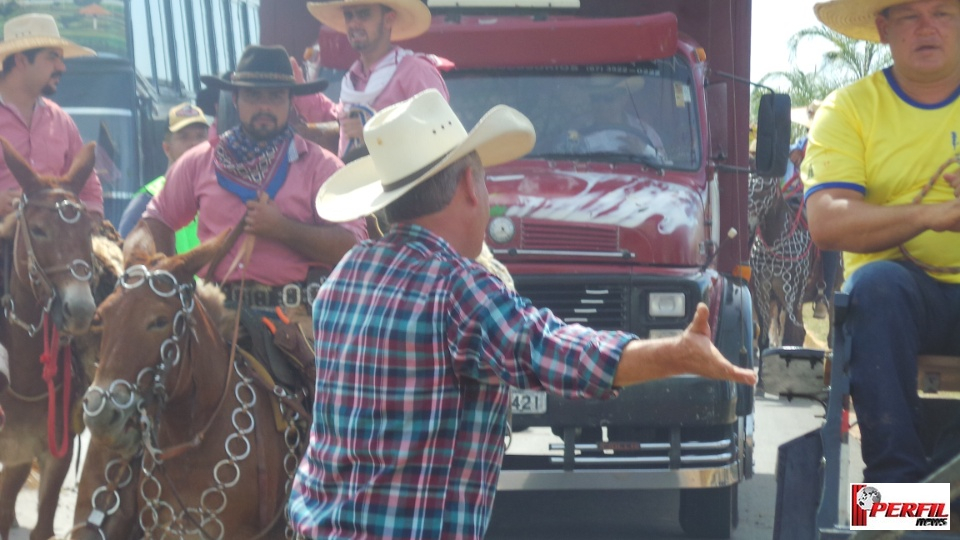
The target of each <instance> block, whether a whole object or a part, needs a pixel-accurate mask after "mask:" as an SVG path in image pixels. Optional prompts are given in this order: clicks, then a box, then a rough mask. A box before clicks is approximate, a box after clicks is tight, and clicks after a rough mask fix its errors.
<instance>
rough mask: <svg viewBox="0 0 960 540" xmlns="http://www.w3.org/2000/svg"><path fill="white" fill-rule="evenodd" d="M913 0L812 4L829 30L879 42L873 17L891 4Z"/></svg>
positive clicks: (835, 0) (837, 0) (832, 0)
mask: <svg viewBox="0 0 960 540" xmlns="http://www.w3.org/2000/svg"><path fill="white" fill-rule="evenodd" d="M911 1H913V0H829V1H828V2H820V3H818V4H814V5H813V11H814V13H816V15H817V18H818V19H820V22H822V23H823V24H825V25H826V26H827V27H828V28H830V29H831V30H836V31H837V32H840V33H841V34H843V35H845V36H847V37H851V38H854V39H863V40H866V41H873V42H875V43H880V34H879V33H878V32H877V25H876V22H875V19H876V17H877V15H878V14H879V13H880V12H881V11H883V10H885V9H887V8H888V7H891V6H896V5H900V4H909V3H910V2H911Z"/></svg>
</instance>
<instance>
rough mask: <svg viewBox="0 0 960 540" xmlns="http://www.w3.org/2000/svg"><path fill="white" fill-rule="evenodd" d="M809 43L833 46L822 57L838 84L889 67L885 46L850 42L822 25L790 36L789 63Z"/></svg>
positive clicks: (889, 60) (889, 59) (850, 40)
mask: <svg viewBox="0 0 960 540" xmlns="http://www.w3.org/2000/svg"><path fill="white" fill-rule="evenodd" d="M809 40H820V41H826V42H828V43H829V44H830V45H831V46H832V48H831V50H828V51H827V52H826V53H824V55H823V67H824V69H825V70H827V71H830V72H832V73H833V75H835V76H836V77H837V82H838V83H840V84H847V83H851V82H853V81H856V80H858V79H862V78H863V77H866V76H867V75H870V74H871V73H873V72H874V71H877V70H879V69H882V68H884V67H886V66H888V65H890V64H891V63H892V59H891V57H890V49H889V48H888V47H887V46H886V45H883V44H881V43H874V42H872V41H863V40H859V39H853V38H849V37H847V36H845V35H843V34H841V33H839V32H835V31H833V30H831V29H829V28H827V27H826V26H823V25H820V26H814V27H811V28H805V29H803V30H800V31H799V32H797V33H796V34H794V35H792V36H790V40H789V41H787V47H788V48H789V50H790V58H791V60H793V59H794V58H795V57H796V55H797V51H798V50H799V49H800V45H801V43H804V42H807V41H809Z"/></svg>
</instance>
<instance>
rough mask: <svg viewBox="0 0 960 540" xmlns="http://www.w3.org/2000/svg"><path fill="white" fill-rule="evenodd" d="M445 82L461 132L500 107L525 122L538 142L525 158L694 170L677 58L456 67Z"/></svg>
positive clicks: (684, 75) (688, 94)
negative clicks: (517, 113) (519, 114)
mask: <svg viewBox="0 0 960 540" xmlns="http://www.w3.org/2000/svg"><path fill="white" fill-rule="evenodd" d="M444 79H445V80H446V82H447V86H448V89H449V90H450V103H451V105H452V106H453V108H454V110H455V111H456V112H457V115H458V116H459V117H460V119H461V120H462V121H463V124H464V127H466V128H467V129H470V128H472V127H473V126H474V125H475V124H476V122H477V120H479V119H480V116H482V115H483V113H485V112H486V111H487V110H489V109H490V107H492V106H494V105H496V104H500V103H502V104H505V105H509V106H511V107H513V108H515V109H517V110H519V111H521V112H522V113H524V114H525V115H526V116H527V117H528V118H530V121H531V122H533V124H534V126H535V127H536V130H537V145H536V147H535V148H534V150H533V152H531V153H530V155H529V157H540V158H549V159H570V160H575V161H603V162H611V161H615V162H616V161H620V162H640V163H645V164H647V165H649V166H652V167H656V168H660V169H681V170H695V169H697V168H699V165H700V155H701V152H700V138H699V137H698V136H697V133H699V129H697V128H698V120H697V118H698V111H697V107H696V103H697V102H696V100H695V96H694V92H695V88H694V87H693V84H692V83H693V78H692V75H691V72H690V67H689V65H688V64H687V63H686V62H685V61H683V59H682V58H681V57H679V56H677V57H673V58H668V59H665V60H661V61H656V62H642V63H636V64H618V65H602V66H555V67H537V68H522V69H498V70H490V69H484V70H455V71H453V72H448V73H445V74H444Z"/></svg>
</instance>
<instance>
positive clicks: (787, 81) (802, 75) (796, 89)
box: [751, 25, 893, 137]
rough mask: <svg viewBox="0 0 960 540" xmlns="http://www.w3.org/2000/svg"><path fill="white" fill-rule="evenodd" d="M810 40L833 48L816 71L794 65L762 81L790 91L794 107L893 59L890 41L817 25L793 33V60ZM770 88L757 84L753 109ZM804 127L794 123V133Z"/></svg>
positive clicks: (791, 56)
mask: <svg viewBox="0 0 960 540" xmlns="http://www.w3.org/2000/svg"><path fill="white" fill-rule="evenodd" d="M810 40H821V41H826V42H827V43H829V44H830V45H831V48H830V49H829V50H828V51H827V52H825V53H824V55H823V63H822V64H821V66H820V67H819V68H817V69H814V70H813V72H812V73H807V72H804V71H801V70H799V69H797V68H793V69H792V70H791V71H776V72H772V73H768V74H766V75H765V76H764V77H763V78H761V79H760V80H759V81H758V83H759V84H761V85H764V86H766V87H768V88H772V89H774V90H775V91H777V92H783V93H787V94H789V95H790V102H791V103H792V104H793V106H794V107H801V106H804V105H807V104H809V103H810V102H811V101H814V100H818V99H819V100H822V99H823V98H825V97H826V96H827V95H828V94H829V93H830V92H832V91H834V90H835V89H837V88H840V87H841V86H844V85H847V84H849V83H851V82H853V81H856V80H858V79H861V78H863V77H865V76H867V75H869V74H871V73H873V72H875V71H877V70H879V69H882V68H884V67H886V66H888V65H890V64H891V63H892V62H893V61H892V59H891V57H890V50H889V48H887V46H886V45H882V44H880V43H873V42H869V41H861V40H858V39H853V38H849V37H847V36H845V35H843V34H840V33H839V32H834V31H833V30H831V29H829V28H827V27H826V26H823V25H821V26H814V27H811V28H805V29H803V30H800V31H799V32H797V33H796V34H794V35H793V36H791V37H790V39H789V40H788V41H787V47H788V48H789V51H790V61H791V62H792V61H793V60H794V59H795V58H796V56H797V52H798V51H799V49H800V46H801V45H802V44H804V43H807V42H809V41H810ZM766 91H767V90H765V89H762V88H757V89H755V90H754V91H753V93H752V94H751V110H752V111H756V110H757V106H758V103H759V101H760V96H761V95H762V94H763V93H765V92H766ZM802 132H803V128H801V127H799V126H794V134H793V135H794V137H797V136H799V135H800V134H802Z"/></svg>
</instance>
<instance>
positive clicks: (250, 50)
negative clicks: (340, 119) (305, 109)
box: [200, 45, 327, 96]
mask: <svg viewBox="0 0 960 540" xmlns="http://www.w3.org/2000/svg"><path fill="white" fill-rule="evenodd" d="M200 80H201V81H202V82H203V84H205V85H207V86H209V87H211V88H216V89H218V90H227V91H233V90H239V89H240V88H289V89H290V93H291V94H293V95H295V96H302V95H304V94H316V93H317V92H321V91H323V89H324V88H326V87H327V81H325V80H324V79H317V80H315V81H311V82H308V83H302V84H297V82H296V80H295V79H294V78H293V68H291V67H290V56H289V55H287V50H286V49H284V48H283V47H282V46H280V45H274V46H272V47H266V46H263V45H248V46H247V48H246V49H244V50H243V54H242V55H240V60H238V61H237V68H236V69H234V70H233V73H231V74H230V78H229V79H226V78H220V77H217V76H214V75H204V76H202V77H200Z"/></svg>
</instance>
